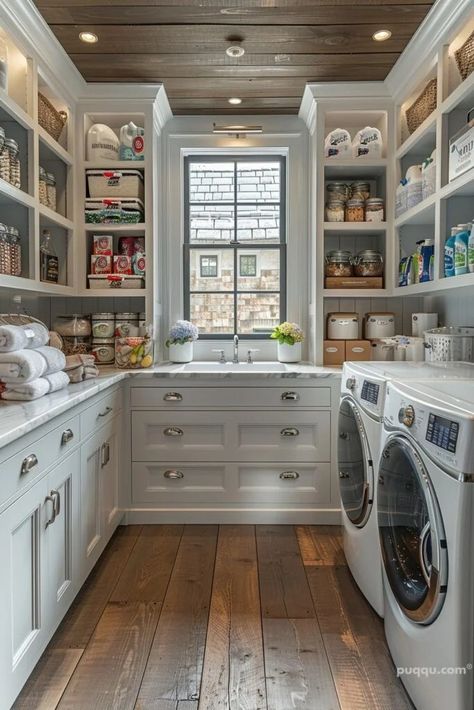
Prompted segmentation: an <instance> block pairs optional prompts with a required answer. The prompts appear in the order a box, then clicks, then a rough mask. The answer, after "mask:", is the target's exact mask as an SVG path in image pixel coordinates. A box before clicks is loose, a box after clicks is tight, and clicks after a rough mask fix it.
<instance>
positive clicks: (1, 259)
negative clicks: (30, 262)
mask: <svg viewBox="0 0 474 710" xmlns="http://www.w3.org/2000/svg"><path fill="white" fill-rule="evenodd" d="M11 272H12V271H11V249H10V237H9V235H8V227H7V226H6V224H3V223H0V274H6V275H10V274H11Z"/></svg>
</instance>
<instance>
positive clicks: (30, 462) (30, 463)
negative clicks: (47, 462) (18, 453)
mask: <svg viewBox="0 0 474 710" xmlns="http://www.w3.org/2000/svg"><path fill="white" fill-rule="evenodd" d="M37 464H38V457H37V456H36V454H29V455H28V456H27V457H26V458H25V459H23V461H22V463H21V469H20V475H21V476H23V475H24V474H25V473H29V472H30V471H31V469H32V468H34V467H35V466H36V465H37Z"/></svg>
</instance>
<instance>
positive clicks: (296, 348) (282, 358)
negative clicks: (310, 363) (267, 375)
mask: <svg viewBox="0 0 474 710" xmlns="http://www.w3.org/2000/svg"><path fill="white" fill-rule="evenodd" d="M300 360H301V343H295V344H294V345H286V344H283V345H280V343H278V362H300Z"/></svg>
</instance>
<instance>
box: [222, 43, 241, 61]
mask: <svg viewBox="0 0 474 710" xmlns="http://www.w3.org/2000/svg"><path fill="white" fill-rule="evenodd" d="M225 53H226V54H227V56H228V57H232V58H233V59H238V58H239V57H243V55H244V54H245V49H244V48H243V47H241V46H240V45H238V44H231V45H230V47H227V49H226V50H225Z"/></svg>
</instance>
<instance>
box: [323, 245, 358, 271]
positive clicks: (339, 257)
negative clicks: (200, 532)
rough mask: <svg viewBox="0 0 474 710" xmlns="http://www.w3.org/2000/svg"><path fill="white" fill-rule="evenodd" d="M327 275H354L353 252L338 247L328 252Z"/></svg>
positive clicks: (325, 269) (325, 268)
mask: <svg viewBox="0 0 474 710" xmlns="http://www.w3.org/2000/svg"><path fill="white" fill-rule="evenodd" d="M325 261H326V264H325V267H324V274H325V276H352V273H353V272H352V254H351V252H350V251H344V250H342V249H336V250H334V251H330V252H328V253H327V254H326V260H325Z"/></svg>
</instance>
